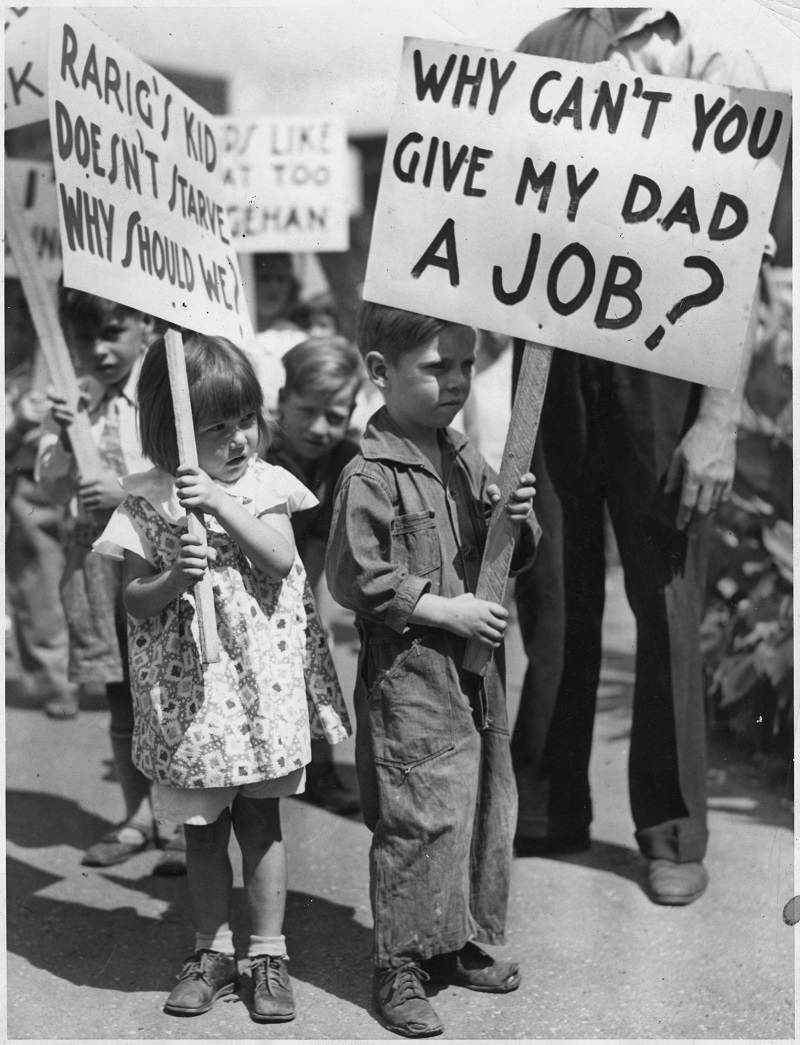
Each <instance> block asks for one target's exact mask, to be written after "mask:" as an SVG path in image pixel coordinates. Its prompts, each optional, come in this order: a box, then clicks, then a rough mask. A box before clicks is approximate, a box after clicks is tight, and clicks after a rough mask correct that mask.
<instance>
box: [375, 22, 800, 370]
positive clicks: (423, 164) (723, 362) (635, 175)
mask: <svg viewBox="0 0 800 1045" xmlns="http://www.w3.org/2000/svg"><path fill="white" fill-rule="evenodd" d="M790 113H791V102H790V99H789V98H788V97H787V96H785V95H781V94H775V93H772V92H767V91H755V90H739V89H736V88H731V87H724V86H718V85H712V84H704V83H701V82H699V81H690V80H678V79H672V78H667V77H660V76H659V77H657V76H652V77H639V76H636V75H635V74H634V73H633V72H622V71H619V70H616V69H612V68H611V67H610V66H608V65H605V64H602V65H585V64H579V63H572V62H564V61H558V60H554V59H550V58H541V57H536V56H531V55H523V54H515V53H504V52H496V51H485V50H482V49H479V48H475V47H463V46H458V45H453V44H447V43H440V42H437V41H430V40H420V39H406V41H405V44H404V49H403V57H402V65H401V70H400V80H399V85H398V93H397V103H396V107H395V112H394V115H393V118H392V122H391V127H390V131H389V137H388V142H387V147H386V152H385V156H384V166H383V171H382V175H381V185H380V192H379V196H378V205H377V209H376V214H375V222H374V226H373V232H372V241H371V247H370V256H369V264H368V268H367V277H366V283H365V287H364V296H365V298H366V299H368V300H373V301H379V302H382V303H384V304H387V305H393V306H396V307H399V308H405V309H409V310H411V311H414V312H421V313H424V314H428V315H435V316H438V317H440V318H442V319H449V320H453V321H458V322H462V323H466V324H471V325H473V326H478V327H482V328H484V329H488V330H496V331H501V332H503V333H506V334H512V335H515V336H517V337H520V338H524V339H526V340H528V341H534V342H538V343H541V344H545V345H551V346H554V347H557V348H566V349H571V350H573V351H576V352H581V353H584V354H586V355H591V356H596V357H598V358H600V359H607V360H611V361H614V362H617V363H624V364H628V365H631V366H636V367H641V368H643V369H646V370H652V371H655V372H658V373H663V374H669V375H672V376H674V377H680V378H684V379H686V380H690V381H695V382H699V383H701V384H707V385H714V386H717V387H720V388H733V386H734V385H735V383H736V376H737V372H738V368H739V363H740V359H741V352H742V346H743V344H744V337H745V331H746V327H747V321H748V317H749V313H750V306H751V303H752V301H753V293H754V291H755V287H756V283H757V278H758V270H759V265H760V263H761V257H762V254H763V249H764V244H765V241H766V238H767V232H768V227H769V222H770V218H771V215H772V210H773V206H774V202H775V197H776V193H777V189H778V183H779V180H780V176H781V172H782V169H783V162H784V157H785V153H786V146H787V141H788V138H789V131H790Z"/></svg>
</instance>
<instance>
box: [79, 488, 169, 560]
mask: <svg viewBox="0 0 800 1045" xmlns="http://www.w3.org/2000/svg"><path fill="white" fill-rule="evenodd" d="M128 500H130V498H126V499H125V500H124V501H123V502H122V504H121V505H120V506H119V507H118V508H116V509H115V510H114V514H113V515H112V516H111V518H110V519H109V520H108V524H107V525H106V528H105V529H104V530H103V532H102V533H101V534H100V536H99V537H98V538H97V540H96V541H95V542H94V544H93V545H92V551H94V552H97V554H98V555H107V556H108V557H109V558H110V559H122V558H123V557H124V553H125V552H126V551H130V552H134V554H136V555H139V556H141V557H142V558H143V559H145V560H146V561H147V562H149V563H150V564H151V565H153V566H155V565H156V563H157V561H158V560H157V558H156V553H155V549H154V547H153V544H152V542H151V541H150V539H149V538H148V537H147V534H146V533H145V530H144V527H143V526H142V524H141V523H140V522H139V520H138V519H135V518H134V517H133V516H132V515H131V513H130V511H129V510H128V508H127V505H128Z"/></svg>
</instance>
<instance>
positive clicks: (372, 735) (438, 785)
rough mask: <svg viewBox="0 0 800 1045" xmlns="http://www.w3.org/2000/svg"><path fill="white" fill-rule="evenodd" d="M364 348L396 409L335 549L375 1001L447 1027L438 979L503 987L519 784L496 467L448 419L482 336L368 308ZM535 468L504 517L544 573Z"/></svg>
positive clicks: (336, 523) (415, 1026)
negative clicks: (471, 660)
mask: <svg viewBox="0 0 800 1045" xmlns="http://www.w3.org/2000/svg"><path fill="white" fill-rule="evenodd" d="M357 340H358V345H359V349H360V351H361V354H362V355H363V356H364V360H365V363H366V367H367V372H368V374H369V377H370V379H371V380H372V382H373V383H374V384H375V385H376V386H377V387H378V388H379V389H380V391H381V392H382V394H383V397H384V401H385V405H384V406H383V407H382V408H381V409H380V410H379V411H378V412H377V413H376V414H374V415H373V417H372V418H371V420H370V422H369V424H368V426H367V429H366V432H365V435H364V438H363V439H362V441H361V448H360V453H359V455H358V456H357V457H355V458H354V459H353V461H352V462H351V463H350V464H349V465H348V466H347V467H346V468H345V470H344V472H343V473H342V478H341V481H340V484H339V490H338V493H337V497H336V503H335V507H334V518H333V523H332V527H331V536H330V541H329V544H328V552H327V558H326V574H327V579H328V585H329V587H330V591H331V594H332V595H333V597H334V598H335V599H336V600H337V602H339V603H341V605H343V606H345V607H347V608H348V609H350V610H352V611H353V612H354V613H355V615H356V626H357V628H358V630H359V634H360V637H361V652H360V657H359V670H358V678H357V682H356V692H355V707H356V716H357V732H356V769H357V773H358V782H359V790H360V793H361V805H362V810H363V813H364V819H365V821H366V823H367V826H368V827H369V828H370V829H371V830H372V832H373V839H372V846H371V850H370V894H371V901H372V909H373V917H374V922H375V929H374V962H375V972H374V980H373V1001H374V1004H375V1008H376V1010H377V1012H378V1015H379V1016H380V1017H381V1019H382V1020H383V1022H384V1024H385V1025H386V1026H387V1027H388V1028H389V1029H390V1030H392V1031H394V1032H395V1033H398V1034H402V1035H404V1036H406V1037H426V1036H429V1035H433V1034H439V1033H441V1031H442V1030H443V1026H442V1022H441V1020H440V1019H439V1017H438V1016H437V1014H436V1012H435V1011H434V1009H433V1007H432V1006H431V1004H430V1002H429V1001H428V999H427V997H426V995H425V991H424V988H423V982H424V981H426V980H431V981H433V982H438V983H449V984H457V985H460V986H463V987H467V988H470V989H472V990H480V991H491V992H497V993H505V992H507V991H512V990H515V989H516V988H517V987H518V986H519V982H520V977H519V971H518V966H517V963H516V962H510V961H494V960H493V959H492V958H491V957H490V956H489V955H488V954H486V953H485V952H484V951H483V950H481V948H479V947H477V946H476V944H475V943H474V942H473V941H481V942H486V943H490V944H497V943H502V942H503V939H504V931H505V919H506V908H507V903H508V887H509V876H510V868H511V851H512V838H513V833H514V824H515V817H516V788H515V784H514V774H513V772H512V768H511V759H510V754H509V742H508V719H507V714H506V701H505V691H504V664H503V654H502V642H503V633H504V631H505V628H506V623H507V618H508V613H507V611H506V610H505V609H504V607H503V606H501V605H499V604H498V603H494V602H486V601H484V600H482V599H476V598H475V595H474V592H475V590H476V586H477V581H478V574H479V571H480V564H481V556H482V554H483V548H484V544H485V541H486V533H487V528H488V520H487V517H488V515H489V514H490V511H491V506H492V505H493V504H494V503H496V502H497V501H499V499H500V491H499V488H498V487H497V485H496V482H495V476H494V473H493V472H492V470H491V469H490V467H489V466H488V465H487V464H486V462H485V461H484V459H483V458H482V457H481V455H480V454H479V453H478V452H477V451H476V450H475V449H474V448H473V447H472V445H471V444H470V442H469V440H468V439H467V438H466V437H465V436H463V435H461V434H460V433H459V432H457V431H455V430H454V429H451V428H448V427H447V426H448V425H449V424H450V422H451V421H452V419H453V418H454V417H455V415H456V414H457V413H458V411H459V410H460V409H461V407H462V406H463V405H464V401H465V400H466V398H467V395H468V393H469V389H470V381H471V376H472V367H473V363H474V359H475V333H474V331H473V330H472V329H471V328H470V327H465V326H460V325H458V324H454V323H446V322H443V321H441V320H438V319H432V318H430V317H427V316H419V315H416V314H414V313H410V312H405V311H403V310H400V309H393V308H387V307H385V306H382V305H375V304H371V303H365V304H364V306H363V308H362V312H361V316H360V319H359V330H358V339H357ZM533 481H534V480H533V476H532V475H530V474H525V475H522V476H520V479H519V485H518V486H517V488H516V490H515V491H514V494H513V496H512V497H511V498H510V501H509V504H508V507H507V508H506V511H507V512H508V514H509V517H510V518H511V520H512V521H513V523H514V524H515V528H516V531H517V535H518V539H517V541H516V549H515V553H514V559H513V561H512V569H513V570H515V571H518V570H519V569H521V568H524V567H526V566H528V565H529V564H530V563H531V562H532V560H533V556H534V551H535V545H536V542H537V540H538V537H539V533H540V530H539V527H538V524H537V523H536V520H535V517H534V515H533V509H532V500H533V496H534V489H533ZM471 638H476V639H478V640H479V641H481V642H482V643H485V644H486V645H487V646H490V647H492V648H493V650H494V656H493V658H492V660H491V661H490V664H489V667H488V669H487V672H486V675H485V678H481V677H480V676H478V675H476V674H473V673H471V672H468V671H466V670H465V669H464V668H463V667H462V662H463V659H464V653H465V650H466V646H467V641H468V640H469V639H471Z"/></svg>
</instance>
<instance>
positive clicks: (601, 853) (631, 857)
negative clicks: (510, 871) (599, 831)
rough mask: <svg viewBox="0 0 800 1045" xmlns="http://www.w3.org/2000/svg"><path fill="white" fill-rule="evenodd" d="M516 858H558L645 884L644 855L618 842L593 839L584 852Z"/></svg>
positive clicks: (568, 862) (526, 859)
mask: <svg viewBox="0 0 800 1045" xmlns="http://www.w3.org/2000/svg"><path fill="white" fill-rule="evenodd" d="M515 859H516V860H523V861H525V862H526V863H527V862H529V861H531V860H557V861H558V862H559V863H564V864H575V865H576V866H578V867H591V868H592V869H593V870H595V871H606V872H607V873H608V874H615V875H617V877H619V878H626V879H627V880H628V881H629V882H635V883H636V884H637V885H640V886H643V877H642V868H643V862H642V857H641V856H640V855H639V852H638V850H636V849H631V848H629V847H628V846H625V845H617V843H616V842H601V841H598V840H597V839H595V838H593V839H592V847H591V849H589V850H588V851H587V852H584V853H564V854H562V855H560V856H533V857H530V856H516V857H515Z"/></svg>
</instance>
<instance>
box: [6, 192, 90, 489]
mask: <svg viewBox="0 0 800 1045" xmlns="http://www.w3.org/2000/svg"><path fill="white" fill-rule="evenodd" d="M4 197H5V217H6V233H7V235H8V242H9V245H10V247H11V253H12V254H13V256H14V261H15V262H16V264H17V272H18V273H19V279H20V282H21V283H22V289H23V290H24V292H25V298H26V300H27V302H28V308H29V310H30V314H31V319H32V320H33V325H34V327H35V329H36V334H37V336H38V338H39V346H40V351H41V353H42V355H43V356H44V358H45V361H46V363H47V368H48V370H49V371H50V380H51V382H52V383H53V385H54V386H55V387H56V388H57V389H58V391H59V392H60V393H61V394H62V395H63V396H64V398H65V399H66V401H67V406H68V407H69V408H70V409H72V410H73V411H74V414H75V416H74V420H73V421H72V424H71V425H70V426H69V440H70V443H71V445H72V453H73V456H74V457H75V462H76V464H77V467H78V474H79V475H80V477H81V479H83V480H84V481H86V482H91V481H92V480H95V479H101V478H102V477H103V474H104V472H105V468H104V467H103V462H102V461H101V459H100V454H99V453H98V450H97V446H96V445H95V442H94V439H93V438H92V430H91V425H90V423H89V414H88V413H87V411H86V409H85V408H84V407H83V406H82V405H81V402H80V399H81V395H80V388H79V386H78V379H77V377H76V376H75V369H74V367H73V365H72V358H71V357H70V354H69V348H68V347H67V342H66V340H65V338H64V332H63V331H62V329H61V324H60V323H59V320H58V315H57V313H56V310H55V306H54V304H53V297H52V294H51V293H50V289H49V287H48V285H47V281H46V280H45V278H44V274H43V273H42V269H41V266H40V264H39V259H38V257H37V255H36V249H35V247H34V244H33V239H32V238H31V234H30V231H29V230H28V228H27V226H26V225H25V220H24V218H23V216H22V212H21V209H20V206H19V203H18V202H17V201H16V200H15V199H13V198H12V197H11V195H10V194H9V191H8V186H6V187H5V193H4Z"/></svg>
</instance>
